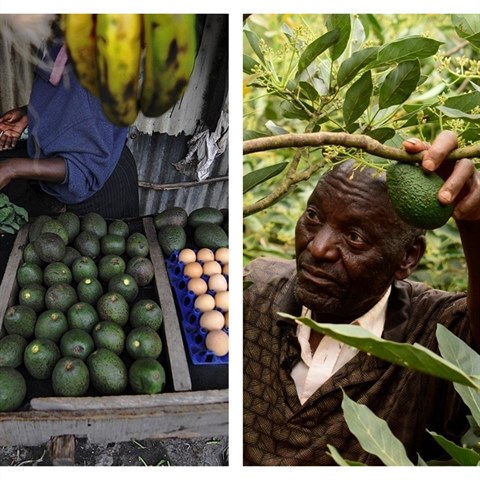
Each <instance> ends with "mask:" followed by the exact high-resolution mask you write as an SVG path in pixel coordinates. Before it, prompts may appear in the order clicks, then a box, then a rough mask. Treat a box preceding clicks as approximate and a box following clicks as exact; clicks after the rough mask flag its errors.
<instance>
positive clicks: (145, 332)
mask: <svg viewBox="0 0 480 480" xmlns="http://www.w3.org/2000/svg"><path fill="white" fill-rule="evenodd" d="M126 349H127V352H128V353H129V354H130V356H131V357H132V358H135V359H136V358H154V359H156V358H157V357H158V356H159V355H160V354H161V353H162V340H161V338H160V335H159V334H158V333H157V332H156V331H155V330H154V329H153V328H150V327H137V328H134V329H133V330H131V331H130V333H129V334H128V335H127V340H126Z"/></svg>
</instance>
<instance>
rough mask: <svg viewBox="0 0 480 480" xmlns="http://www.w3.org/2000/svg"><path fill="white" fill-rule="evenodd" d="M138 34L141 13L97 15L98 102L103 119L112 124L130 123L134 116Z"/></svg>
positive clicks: (135, 109) (139, 49) (138, 69)
mask: <svg viewBox="0 0 480 480" xmlns="http://www.w3.org/2000/svg"><path fill="white" fill-rule="evenodd" d="M141 33H142V15H141V14H115V13H105V14H97V28H96V40H97V68H98V82H99V89H100V90H99V91H100V99H101V101H102V108H103V112H104V113H105V116H106V117H107V118H108V119H109V120H110V121H111V122H112V123H115V124H116V125H130V124H132V123H133V122H134V121H135V119H136V117H137V114H138V80H139V72H140V59H141V53H142V44H141V41H142V38H141Z"/></svg>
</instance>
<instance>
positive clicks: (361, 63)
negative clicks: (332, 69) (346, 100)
mask: <svg viewBox="0 0 480 480" xmlns="http://www.w3.org/2000/svg"><path fill="white" fill-rule="evenodd" d="M378 50H379V47H368V48H364V49H363V50H359V51H358V52H355V53H353V54H352V55H351V56H350V57H349V58H347V59H346V60H344V61H343V62H342V63H341V64H340V67H339V69H338V73H337V84H338V86H339V87H343V86H344V85H346V84H347V83H349V82H351V81H352V80H353V79H354V78H355V76H356V75H357V73H358V72H360V71H361V70H362V68H364V67H366V66H367V65H368V64H369V63H370V62H372V61H373V60H374V59H375V58H376V57H377V53H378Z"/></svg>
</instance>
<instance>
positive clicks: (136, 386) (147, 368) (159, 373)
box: [128, 358, 165, 395]
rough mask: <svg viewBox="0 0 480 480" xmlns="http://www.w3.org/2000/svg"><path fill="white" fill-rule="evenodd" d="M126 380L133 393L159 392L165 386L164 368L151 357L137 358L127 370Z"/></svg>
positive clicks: (150, 393) (149, 393)
mask: <svg viewBox="0 0 480 480" xmlns="http://www.w3.org/2000/svg"><path fill="white" fill-rule="evenodd" d="M128 381H129V383H130V386H131V387H132V390H133V391H134V392H135V393H140V394H148V395H152V394H155V393H161V392H162V391H163V389H164V388H165V370H164V368H163V366H162V365H161V363H160V362H158V361H157V360H154V359H153V358H139V359H137V360H135V361H134V362H133V363H132V365H131V366H130V368H129V370H128Z"/></svg>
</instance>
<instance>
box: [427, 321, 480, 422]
mask: <svg viewBox="0 0 480 480" xmlns="http://www.w3.org/2000/svg"><path fill="white" fill-rule="evenodd" d="M436 335H437V340H438V348H439V350H440V354H441V355H442V357H443V358H444V359H445V360H447V361H449V362H451V363H452V364H453V365H456V366H457V367H458V368H459V369H461V370H462V371H463V372H465V374H466V375H471V376H474V375H477V377H478V376H479V375H480V355H479V354H478V353H477V352H475V350H473V349H472V348H470V347H469V346H468V345H467V344H466V343H465V342H464V341H463V340H461V339H460V338H458V337H457V336H456V335H454V334H453V333H452V332H450V331H449V330H448V329H446V328H445V327H444V326H443V325H437V331H436ZM454 387H455V390H456V391H457V392H458V394H459V395H460V396H461V397H462V400H463V401H464V403H465V405H466V406H467V407H468V408H469V409H470V413H471V414H472V417H473V418H474V420H475V422H476V423H477V425H480V390H474V389H473V388H469V387H467V386H463V385H458V384H454Z"/></svg>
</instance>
